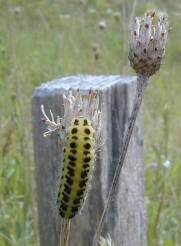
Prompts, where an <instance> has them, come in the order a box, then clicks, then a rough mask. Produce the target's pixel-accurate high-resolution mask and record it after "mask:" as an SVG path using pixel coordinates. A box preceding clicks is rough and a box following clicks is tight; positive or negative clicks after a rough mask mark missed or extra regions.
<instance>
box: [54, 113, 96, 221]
mask: <svg viewBox="0 0 181 246" xmlns="http://www.w3.org/2000/svg"><path fill="white" fill-rule="evenodd" d="M94 134H95V133H94V129H93V128H92V126H91V122H90V121H89V120H88V119H87V118H84V117H80V118H76V119H74V120H73V123H72V125H71V127H70V128H69V129H68V131H67V138H66V144H65V148H64V150H63V151H64V159H63V168H62V176H61V180H60V187H59V191H58V196H57V206H58V210H59V214H60V216H61V217H63V218H67V219H70V218H73V217H74V216H75V215H76V214H77V213H78V212H79V210H80V209H81V207H82V205H83V202H84V199H85V196H86V193H87V189H88V185H89V180H90V178H91V176H92V170H93V164H94V158H95V150H94Z"/></svg>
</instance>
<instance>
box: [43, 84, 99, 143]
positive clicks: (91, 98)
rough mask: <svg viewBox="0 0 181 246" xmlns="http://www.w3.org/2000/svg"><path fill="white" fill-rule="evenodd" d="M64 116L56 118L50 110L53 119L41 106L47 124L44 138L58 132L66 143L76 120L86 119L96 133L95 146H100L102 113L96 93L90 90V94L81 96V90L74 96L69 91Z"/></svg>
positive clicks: (64, 97) (66, 96)
mask: <svg viewBox="0 0 181 246" xmlns="http://www.w3.org/2000/svg"><path fill="white" fill-rule="evenodd" d="M63 105H64V115H63V117H62V118H60V117H57V120H56V121H55V120H54V116H53V114H52V112H51V110H50V115H51V119H49V118H48V116H47V115H46V113H45V110H44V106H43V105H41V111H42V114H43V118H42V121H43V122H44V123H45V124H46V127H47V130H48V131H46V132H45V133H44V137H47V136H49V135H51V133H52V132H57V133H58V135H59V136H60V139H61V140H62V141H64V139H65V136H66V132H67V130H68V129H69V127H70V126H71V124H72V122H73V121H74V119H75V118H81V117H85V118H87V119H88V120H90V122H91V124H92V127H93V129H94V131H95V144H96V145H100V138H101V112H100V110H99V97H98V95H97V93H96V92H95V91H92V90H90V91H89V93H88V94H86V95H81V93H80V91H79V89H78V90H77V91H76V93H75V94H73V92H72V90H71V89H69V91H68V93H67V95H63Z"/></svg>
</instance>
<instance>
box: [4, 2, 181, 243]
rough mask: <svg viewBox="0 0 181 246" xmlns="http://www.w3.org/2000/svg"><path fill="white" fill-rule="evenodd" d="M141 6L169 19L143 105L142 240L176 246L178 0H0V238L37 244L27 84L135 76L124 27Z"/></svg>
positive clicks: (180, 86)
mask: <svg viewBox="0 0 181 246" xmlns="http://www.w3.org/2000/svg"><path fill="white" fill-rule="evenodd" d="M148 9H155V10H158V11H161V12H166V13H168V15H169V19H170V23H171V26H172V31H171V33H170V36H169V43H168V46H167V52H166V58H165V60H164V64H163V65H162V68H161V70H160V72H159V73H158V74H156V75H155V76H153V77H152V79H151V80H150V85H149V88H148V91H147V93H146V97H145V103H144V113H143V118H144V139H145V145H144V157H145V186H146V187H145V204H146V207H147V223H148V245H149V246H155V245H156V246H157V245H164V246H175V245H181V222H180V221H181V207H180V206H181V182H180V177H181V148H180V146H181V110H180V109H181V100H180V97H181V81H180V80H181V79H180V78H181V69H180V65H181V43H180V40H181V28H180V25H181V2H180V0H175V1H172V0H158V1H156V0H155V1H146V0H137V1H136V0H107V1H103V0H68V1H66V0H31V1H25V0H0V111H1V114H0V136H1V137H0V146H1V149H0V246H12V245H13V246H25V245H27V246H35V245H39V242H38V233H37V231H38V230H37V206H36V193H35V182H34V162H33V147H32V130H31V105H30V100H31V95H32V92H33V89H34V88H35V86H38V85H40V83H42V82H43V81H47V80H51V79H54V78H57V77H61V76H64V75H67V74H79V73H89V74H110V73H112V74H120V73H121V74H134V72H133V71H132V70H131V69H130V68H129V62H128V59H127V53H128V34H129V31H128V29H129V26H130V23H131V20H132V18H133V16H134V15H140V14H143V13H144V11H145V10H148ZM135 246H139V245H135Z"/></svg>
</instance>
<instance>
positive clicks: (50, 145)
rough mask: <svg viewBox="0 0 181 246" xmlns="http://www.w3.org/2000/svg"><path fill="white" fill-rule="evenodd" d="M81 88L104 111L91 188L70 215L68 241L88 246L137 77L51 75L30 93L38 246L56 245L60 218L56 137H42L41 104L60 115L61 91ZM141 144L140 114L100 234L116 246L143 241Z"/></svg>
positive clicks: (72, 245)
mask: <svg viewBox="0 0 181 246" xmlns="http://www.w3.org/2000/svg"><path fill="white" fill-rule="evenodd" d="M70 87H71V88H72V89H73V90H74V89H77V88H80V90H81V91H82V92H83V93H85V92H87V91H88V90H89V89H90V88H92V89H94V90H96V91H98V93H99V95H100V100H101V105H100V107H101V110H102V113H103V139H104V146H103V147H102V151H101V152H100V153H99V156H98V158H97V160H96V163H95V171H94V178H93V180H92V189H91V191H90V192H89V195H88V198H87V200H86V203H85V205H84V208H83V211H82V213H81V214H80V215H78V216H77V217H75V219H73V220H72V224H71V232H70V246H91V243H92V239H93V235H94V232H95V228H96V225H97V223H98V221H99V218H100V216H101V212H102V210H103V207H104V202H105V200H106V196H107V193H108V189H109V186H110V184H111V181H112V178H113V174H114V170H115V167H116V164H117V162H118V157H119V154H120V150H121V144H122V140H123V136H124V132H125V129H126V125H127V122H128V119H129V116H130V113H131V110H132V106H133V102H134V94H135V91H136V90H135V89H136V77H128V76H71V77H65V78H62V79H58V80H53V81H50V82H47V83H44V84H42V85H41V86H40V87H38V88H36V90H35V91H34V94H33V97H32V121H33V136H34V154H35V164H36V183H37V198H38V214H39V229H40V242H41V246H58V242H59V235H60V223H59V222H60V218H58V217H57V213H56V205H55V200H56V198H55V194H56V186H57V179H58V170H59V168H60V165H61V163H60V151H59V146H58V140H57V137H56V136H51V137H50V138H49V139H44V138H43V132H44V131H45V128H44V125H43V124H42V122H41V111H40V105H41V104H44V106H45V110H46V111H47V110H48V109H51V110H52V112H53V113H54V114H55V115H60V116H61V115H62V113H63V106H62V105H63V100H62V95H63V94H64V93H66V92H67V90H68V89H69V88H70ZM142 150H143V144H142V133H141V126H140V116H139V118H138V119H137V122H136V125H135V128H134V132H133V136H132V140H131V142H130V146H129V151H128V153H127V159H126V163H125V165H124V167H123V170H122V174H121V176H120V182H119V185H118V187H117V192H116V194H115V198H114V200H113V202H112V205H111V207H110V210H109V212H108V215H107V220H106V223H105V226H104V229H103V235H104V236H106V235H107V234H108V233H109V234H110V236H111V238H112V239H113V240H114V242H115V245H116V246H145V245H146V225H145V209H144V197H143V196H144V180H143V176H144V173H143V153H142Z"/></svg>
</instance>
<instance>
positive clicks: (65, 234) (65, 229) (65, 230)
mask: <svg viewBox="0 0 181 246" xmlns="http://www.w3.org/2000/svg"><path fill="white" fill-rule="evenodd" d="M70 222H71V220H70V219H63V221H62V225H61V232H60V245H59V246H68V243H69V233H70Z"/></svg>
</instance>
